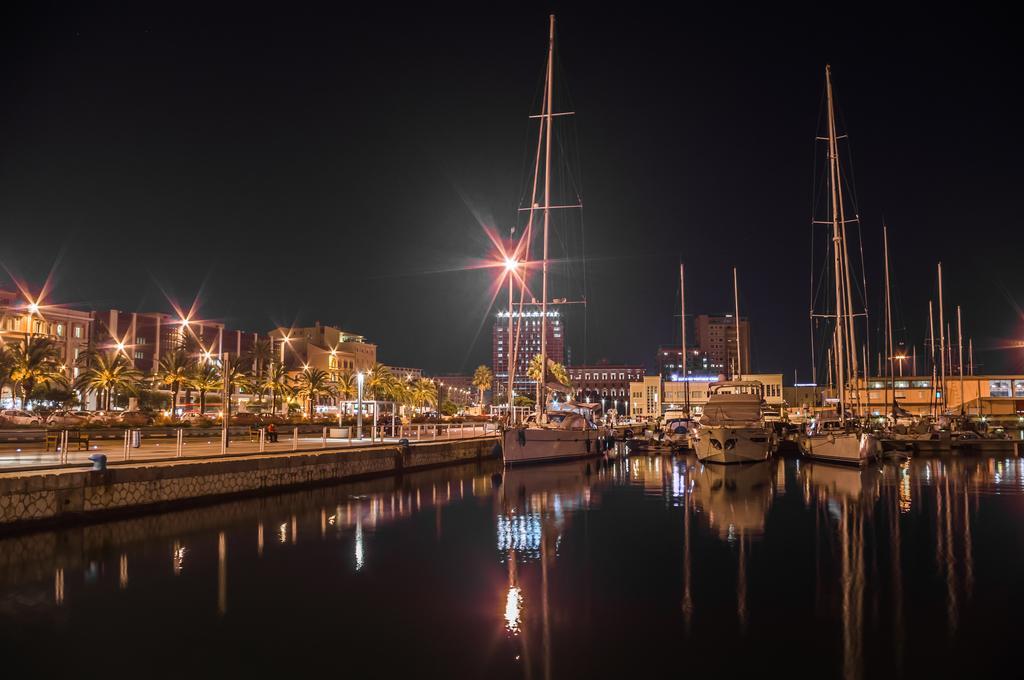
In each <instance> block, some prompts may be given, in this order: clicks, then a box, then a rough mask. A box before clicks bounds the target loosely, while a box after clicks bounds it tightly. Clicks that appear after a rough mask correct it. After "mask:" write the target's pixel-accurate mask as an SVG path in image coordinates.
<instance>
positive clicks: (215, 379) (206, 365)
mask: <svg viewBox="0 0 1024 680" xmlns="http://www.w3.org/2000/svg"><path fill="white" fill-rule="evenodd" d="M188 384H189V386H191V387H192V388H193V389H196V390H199V413H200V414H203V413H206V393H207V392H210V391H212V390H218V389H222V388H223V387H224V381H223V380H222V379H221V376H220V371H219V370H217V367H216V366H215V365H214V364H213V362H212V361H206V362H203V363H202V364H199V365H197V366H196V367H195V368H194V369H193V370H192V375H190V376H189V379H188Z"/></svg>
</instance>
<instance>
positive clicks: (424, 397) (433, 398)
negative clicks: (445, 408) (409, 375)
mask: <svg viewBox="0 0 1024 680" xmlns="http://www.w3.org/2000/svg"><path fill="white" fill-rule="evenodd" d="M411 392H412V398H413V402H414V403H415V404H416V405H417V406H419V405H421V404H422V405H423V406H428V407H429V406H437V385H436V384H434V381H433V380H431V379H430V378H418V379H416V380H414V381H413V382H412V385H411Z"/></svg>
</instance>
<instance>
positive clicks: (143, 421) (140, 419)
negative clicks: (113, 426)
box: [117, 411, 155, 427]
mask: <svg viewBox="0 0 1024 680" xmlns="http://www.w3.org/2000/svg"><path fill="white" fill-rule="evenodd" d="M154 421H155V419H154V418H153V416H151V415H150V414H148V413H146V412H145V411H121V413H120V414H119V415H118V419H117V422H119V423H121V424H122V425H128V426H130V427H144V426H146V425H152V424H153V422H154Z"/></svg>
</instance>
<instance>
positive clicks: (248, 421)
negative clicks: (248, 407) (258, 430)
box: [231, 412, 260, 425]
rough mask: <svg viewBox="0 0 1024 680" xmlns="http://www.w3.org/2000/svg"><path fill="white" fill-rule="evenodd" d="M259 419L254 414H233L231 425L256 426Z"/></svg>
mask: <svg viewBox="0 0 1024 680" xmlns="http://www.w3.org/2000/svg"><path fill="white" fill-rule="evenodd" d="M259 422H260V418H259V416H258V415H256V414H255V413H245V412H243V413H234V414H232V415H231V424H232V425H256V424H257V423H259Z"/></svg>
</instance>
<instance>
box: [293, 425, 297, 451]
mask: <svg viewBox="0 0 1024 680" xmlns="http://www.w3.org/2000/svg"><path fill="white" fill-rule="evenodd" d="M297 448H299V426H298V425H296V426H295V427H293V428H292V451H294V450H295V449H297Z"/></svg>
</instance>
